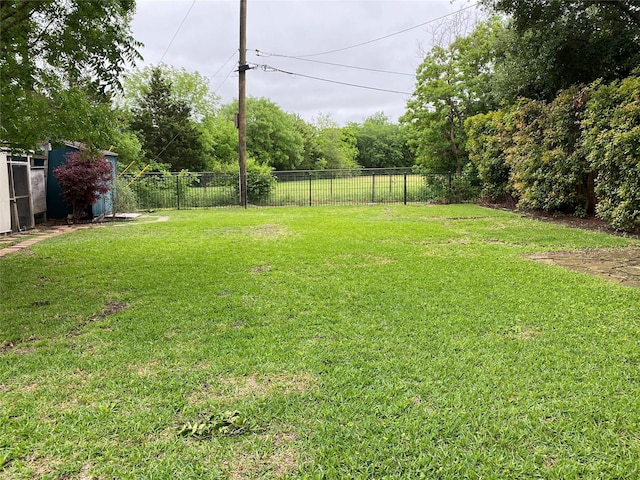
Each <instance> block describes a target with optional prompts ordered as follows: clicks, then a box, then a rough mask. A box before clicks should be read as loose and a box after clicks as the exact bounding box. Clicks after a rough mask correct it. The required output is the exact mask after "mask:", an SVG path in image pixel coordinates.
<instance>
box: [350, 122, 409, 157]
mask: <svg viewBox="0 0 640 480" xmlns="http://www.w3.org/2000/svg"><path fill="white" fill-rule="evenodd" d="M350 129H351V130H352V131H353V132H354V135H355V137H356V147H357V149H358V154H357V156H356V162H357V163H358V164H359V165H362V166H363V167H365V168H391V167H408V166H411V165H413V161H414V158H413V155H412V154H411V152H410V150H409V145H408V143H407V140H408V138H407V135H406V129H407V128H406V126H400V125H398V124H395V123H392V122H391V121H390V120H389V118H388V117H387V116H385V115H384V113H382V112H379V113H376V114H375V115H372V116H370V117H368V118H367V119H365V121H364V122H363V123H362V125H358V124H352V125H351V126H350Z"/></svg>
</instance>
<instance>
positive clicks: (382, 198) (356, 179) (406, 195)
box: [124, 168, 480, 210]
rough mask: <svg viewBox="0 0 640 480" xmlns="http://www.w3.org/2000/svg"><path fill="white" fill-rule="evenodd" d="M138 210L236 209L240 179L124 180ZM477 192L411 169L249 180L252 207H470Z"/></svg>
mask: <svg viewBox="0 0 640 480" xmlns="http://www.w3.org/2000/svg"><path fill="white" fill-rule="evenodd" d="M124 178H125V181H126V183H127V184H128V185H129V187H130V188H131V190H132V191H133V192H134V194H135V201H136V203H137V207H138V208H140V209H144V210H146V209H156V208H175V209H189V208H211V207H229V206H238V205H239V203H240V202H239V193H238V175H237V174H228V173H216V172H202V173H171V174H166V173H148V174H143V175H140V176H125V177H124ZM479 194H480V187H479V186H477V185H474V184H473V182H472V181H471V180H470V179H469V178H468V177H466V176H464V175H456V174H455V173H442V174H436V173H430V174H417V173H414V172H412V170H411V169H410V168H404V169H403V168H394V169H357V170H313V171H288V172H273V173H272V175H271V178H270V179H267V180H266V181H265V179H264V178H256V177H252V173H251V172H250V173H249V178H248V202H249V203H250V204H251V205H256V206H288V205H297V206H312V205H343V204H351V205H363V204H378V203H379V204H385V203H404V204H408V203H474V202H476V201H477V200H478V197H479Z"/></svg>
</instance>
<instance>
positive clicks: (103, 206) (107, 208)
mask: <svg viewBox="0 0 640 480" xmlns="http://www.w3.org/2000/svg"><path fill="white" fill-rule="evenodd" d="M82 147H83V145H82V144H79V143H66V144H64V145H63V146H61V147H57V148H54V149H53V150H51V151H50V152H49V162H48V167H47V217H49V218H66V217H67V215H69V214H72V213H73V208H72V207H71V205H69V204H67V202H66V201H65V200H64V198H63V197H62V189H61V188H60V186H59V185H58V182H57V181H56V177H55V176H54V175H53V170H54V169H55V168H57V167H59V166H60V165H62V164H64V163H66V161H67V157H68V155H70V154H72V153H74V152H78V151H80V150H81V149H82ZM101 153H102V155H103V156H104V157H105V158H106V159H107V160H108V161H109V162H110V163H111V165H112V168H113V178H114V179H115V177H116V160H117V157H118V154H117V153H113V152H109V151H107V150H103V151H102V152H101ZM89 210H90V211H88V212H87V214H88V215H89V218H93V217H99V216H101V215H108V214H110V213H112V211H113V198H112V195H111V193H107V194H106V195H103V196H102V197H100V198H99V199H98V200H97V201H96V202H95V203H94V204H93V205H91V207H90V209H89Z"/></svg>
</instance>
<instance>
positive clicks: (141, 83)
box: [121, 63, 220, 122]
mask: <svg viewBox="0 0 640 480" xmlns="http://www.w3.org/2000/svg"><path fill="white" fill-rule="evenodd" d="M155 70H160V72H161V73H162V77H163V78H164V79H166V80H168V81H169V82H170V83H171V95H172V97H173V98H174V99H175V100H179V101H181V102H184V103H186V104H188V105H189V107H190V108H191V116H192V119H193V120H194V121H196V122H200V121H202V120H203V119H204V118H205V117H207V116H212V115H214V114H215V113H216V111H217V109H218V107H219V102H220V97H219V96H218V95H216V94H214V93H213V92H211V89H210V88H209V80H208V79H207V77H205V76H203V75H202V74H200V73H199V72H197V71H196V72H188V71H187V70H185V69H184V68H175V67H173V66H171V65H167V64H166V63H161V64H159V65H154V66H150V65H148V66H146V67H144V68H142V69H136V70H134V71H133V72H130V73H128V74H127V75H126V76H125V77H124V80H123V86H124V92H123V95H122V98H121V103H122V104H123V105H124V107H125V109H127V110H131V109H133V108H135V107H137V106H139V105H140V103H141V102H142V101H143V99H144V97H145V94H146V92H147V86H148V85H149V83H150V82H151V77H152V76H153V72H154V71H155Z"/></svg>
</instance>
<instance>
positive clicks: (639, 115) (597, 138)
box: [582, 73, 640, 231]
mask: <svg viewBox="0 0 640 480" xmlns="http://www.w3.org/2000/svg"><path fill="white" fill-rule="evenodd" d="M582 128H583V136H582V147H583V149H584V151H585V153H586V157H587V159H588V160H589V162H590V164H591V167H592V168H593V169H594V170H596V171H597V176H596V180H595V185H596V187H595V188H596V194H597V196H598V204H597V206H596V213H597V215H598V216H599V217H600V218H602V219H603V220H605V221H607V222H609V223H610V224H611V225H612V226H613V227H615V228H616V229H619V230H627V231H632V230H637V229H639V228H640V76H638V74H637V73H636V75H633V76H631V77H629V78H627V79H625V80H622V81H619V82H614V83H612V84H610V85H601V84H600V83H598V82H596V83H595V84H594V85H593V86H592V88H591V91H590V99H589V100H588V102H587V108H586V112H585V116H584V120H583V121H582Z"/></svg>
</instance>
